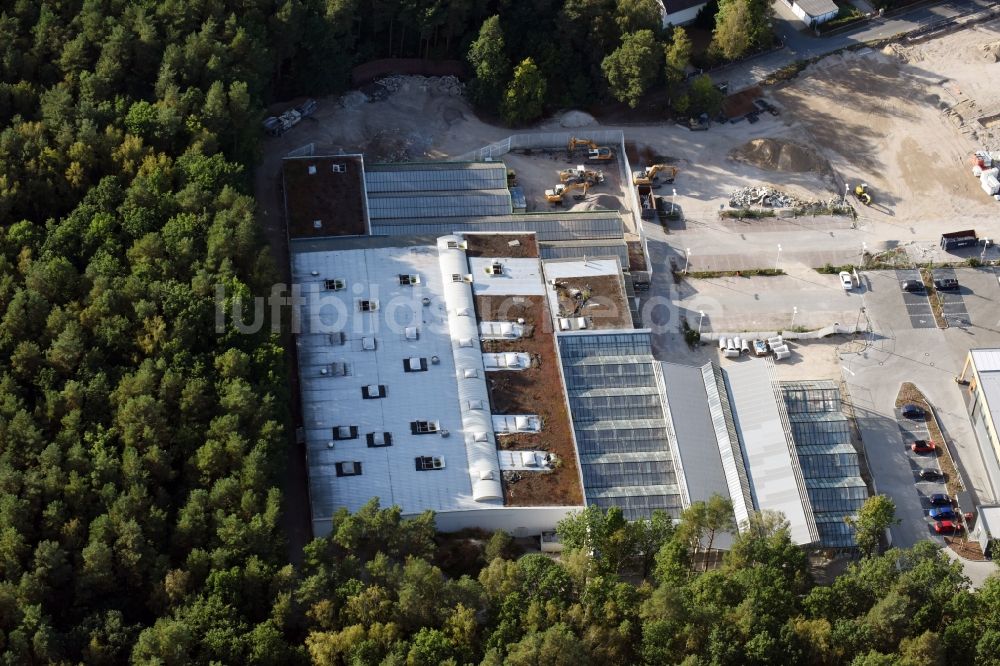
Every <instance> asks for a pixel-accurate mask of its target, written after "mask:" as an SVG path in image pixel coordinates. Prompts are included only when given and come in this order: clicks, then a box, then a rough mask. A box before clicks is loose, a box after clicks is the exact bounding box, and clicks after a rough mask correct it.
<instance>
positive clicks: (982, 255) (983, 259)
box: [979, 238, 990, 263]
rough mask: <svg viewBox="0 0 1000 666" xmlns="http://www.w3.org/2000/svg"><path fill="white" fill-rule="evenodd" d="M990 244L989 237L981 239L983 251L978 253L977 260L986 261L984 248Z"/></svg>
mask: <svg viewBox="0 0 1000 666" xmlns="http://www.w3.org/2000/svg"><path fill="white" fill-rule="evenodd" d="M989 246H990V239H989V238H987V239H986V240H984V241H983V253H982V254H981V255H979V261H981V262H983V263H986V249H987V248H988V247H989Z"/></svg>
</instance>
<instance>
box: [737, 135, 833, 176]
mask: <svg viewBox="0 0 1000 666" xmlns="http://www.w3.org/2000/svg"><path fill="white" fill-rule="evenodd" d="M729 157H731V158H732V159H734V160H736V161H737V162H744V163H746V164H750V165H752V166H755V167H757V168H758V169H764V170H766V171H788V172H793V173H794V172H801V171H825V170H826V168H827V164H826V160H824V159H823V158H822V157H820V156H819V155H817V154H816V153H815V152H814V151H813V150H812V149H810V148H806V147H805V146H800V145H799V144H797V143H792V142H791V141H785V140H784V139H754V140H752V141H748V142H746V143H744V144H743V145H742V146H740V147H738V148H735V149H733V151H732V152H731V153H729Z"/></svg>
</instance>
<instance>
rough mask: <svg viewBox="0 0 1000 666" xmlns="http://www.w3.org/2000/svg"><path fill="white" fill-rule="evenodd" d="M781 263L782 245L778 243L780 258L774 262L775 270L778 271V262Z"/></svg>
mask: <svg viewBox="0 0 1000 666" xmlns="http://www.w3.org/2000/svg"><path fill="white" fill-rule="evenodd" d="M779 261H781V243H778V258H777V259H775V260H774V270H775V271H777V270H778V262H779Z"/></svg>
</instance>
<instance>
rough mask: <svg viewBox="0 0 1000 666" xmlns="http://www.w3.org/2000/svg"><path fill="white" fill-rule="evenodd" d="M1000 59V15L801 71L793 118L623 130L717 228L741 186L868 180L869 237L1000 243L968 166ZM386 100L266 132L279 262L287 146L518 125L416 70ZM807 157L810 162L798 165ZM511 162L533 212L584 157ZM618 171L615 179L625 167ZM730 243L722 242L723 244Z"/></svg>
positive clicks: (787, 94)
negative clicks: (964, 231) (947, 233)
mask: <svg viewBox="0 0 1000 666" xmlns="http://www.w3.org/2000/svg"><path fill="white" fill-rule="evenodd" d="M998 57H1000V22H992V23H987V24H982V25H980V26H977V27H975V28H971V29H966V30H962V31H960V32H956V33H953V34H951V35H946V36H944V37H941V38H937V39H934V40H932V41H928V42H926V43H923V44H918V45H911V46H900V45H891V46H889V47H887V48H886V49H884V50H883V51H880V52H875V51H871V50H862V51H858V52H846V53H843V54H839V55H833V56H829V57H827V58H824V59H823V60H821V61H819V62H817V63H815V64H814V65H812V66H810V67H809V68H807V69H806V70H805V71H804V72H803V73H802V74H800V75H799V76H798V77H796V78H795V79H794V80H792V81H790V82H788V83H786V84H783V85H782V86H780V87H777V88H772V89H767V90H766V91H765V95H766V96H767V97H768V98H769V99H770V100H771V101H772V102H774V103H775V104H776V106H778V108H779V109H780V110H781V115H780V116H778V117H773V116H771V115H768V114H764V115H762V116H760V122H758V123H756V124H752V125H751V124H749V123H748V122H747V121H742V122H739V123H736V124H725V125H716V126H713V127H712V129H711V130H710V131H708V132H690V131H688V130H686V129H684V128H681V127H677V126H674V125H667V124H658V125H638V126H628V127H623V128H621V129H623V130H624V131H625V132H626V138H627V140H628V141H630V142H632V143H634V144H635V146H636V149H637V151H638V153H639V154H640V155H658V156H665V157H669V158H671V161H672V162H673V163H674V164H676V165H677V166H678V167H679V168H680V170H681V173H680V175H679V176H678V177H677V180H676V183H675V184H674V185H673V186H672V187H671V186H667V187H666V188H661V190H660V191H659V194H661V195H666V196H670V195H671V194H672V189H673V188H676V190H677V195H676V203H677V205H678V206H680V207H681V208H682V210H683V211H684V215H685V218H687V219H688V220H691V221H693V222H694V223H695V224H696V225H697V224H698V223H699V222H701V223H704V225H703V226H704V227H705V229H706V233H710V229H711V228H712V227H713V225H715V226H718V225H717V224H716V223H717V221H718V212H719V209H720V207H721V206H724V205H725V204H726V203H727V202H728V199H729V195H730V194H731V193H732V192H733V191H734V190H736V189H739V188H741V187H745V186H749V185H771V186H773V187H776V188H777V189H780V190H783V191H785V192H788V193H789V194H792V195H793V196H796V197H798V198H800V199H806V200H817V199H828V198H830V197H832V196H838V195H840V194H842V193H843V192H844V185H845V183H848V184H851V185H852V186H853V185H854V184H856V183H858V182H867V183H868V184H869V185H870V188H871V192H872V194H873V196H874V199H875V201H874V205H873V206H872V207H870V208H859V210H860V215H861V217H860V219H859V222H858V224H859V226H860V227H861V230H863V231H864V233H865V234H866V236H865V238H864V239H865V240H866V241H868V242H869V246H872V245H873V243H876V242H896V241H900V242H903V243H913V242H914V241H915V240H917V239H920V240H921V242H924V244H925V245H928V247H929V248H930V247H933V245H934V239H935V238H936V234H938V233H940V231H941V230H943V229H953V228H967V227H975V228H976V229H977V230H982V231H983V232H984V233H982V234H981V235H993V236H1000V216H998V215H997V213H1000V202H996V201H994V200H992V199H991V198H990V197H988V196H987V195H986V194H985V193H984V192H983V191H982V190H981V189H980V188H979V184H978V181H977V180H976V179H975V178H973V176H972V175H971V165H970V163H969V159H970V157H971V154H972V152H973V151H974V150H976V149H977V148H983V147H986V148H989V149H994V150H997V149H1000V142H998V141H997V138H996V137H994V135H993V131H995V132H997V133H998V134H1000V122H998V123H997V124H996V127H995V128H994V129H993V131H991V129H990V128H989V127H982V126H981V125H980V123H979V122H978V118H980V117H984V116H990V115H993V114H1000V64H997V62H996V60H997V58H998ZM369 92H370V91H369ZM383 97H384V99H379V100H377V101H367V102H365V101H364V98H363V97H360V93H350V94H349V96H347V97H344V98H339V97H332V98H327V99H323V100H320V107H319V110H318V112H317V113H316V115H315V116H313V117H311V118H308V119H306V120H305V121H303V123H301V124H300V125H299V126H298V127H296V128H294V129H293V130H292V131H290V132H288V133H287V134H286V135H284V136H282V137H278V138H269V139H267V140H266V141H265V144H264V152H265V155H264V159H263V162H262V163H261V164H260V166H259V167H258V170H257V175H256V177H257V183H256V185H257V194H258V201H259V202H260V218H261V220H262V226H263V227H264V229H265V231H266V232H267V235H268V237H269V239H271V240H272V246H273V247H275V256H276V259H278V261H279V262H280V263H282V264H284V262H285V256H284V255H285V254H286V250H285V248H284V240H283V236H284V231H283V228H282V227H281V220H280V216H281V198H280V192H279V189H278V183H279V173H280V161H281V158H282V157H283V156H284V155H286V154H287V153H288V151H290V150H293V149H295V148H297V147H299V146H302V145H304V144H308V143H310V142H311V143H314V144H315V146H316V150H317V152H320V153H324V152H332V153H337V152H341V151H343V152H348V153H351V152H364V153H365V158H366V160H368V161H381V160H404V161H405V160H423V159H446V158H449V157H454V156H457V155H461V154H463V153H465V152H468V151H470V150H473V149H476V148H478V147H481V146H483V145H486V144H488V143H491V142H493V141H496V140H499V139H502V138H503V137H505V136H508V135H509V134H510V133H511V130H509V129H506V128H502V127H498V126H494V125H490V124H488V123H485V122H483V121H482V120H480V119H479V118H477V117H476V115H475V114H474V113H473V111H472V109H471V107H470V105H469V104H468V103H467V102H466V101H465V100H464V99H463V98H462V97H461V96H459V95H455V94H449V93H442V92H441V90H440V89H438V88H436V87H435V86H434V85H432V84H429V83H428V81H427V80H426V79H422V78H421V77H410V78H408V79H406V80H405V81H403V83H402V85H401V87H399V89H397V90H395V91H394V92H393V93H391V94H389V95H387V96H383ZM342 99H343V100H345V101H346V102H347V103H346V104H342V103H341V102H342ZM591 126H595V121H593V119H592V118H591V117H590V116H588V115H587V114H585V113H582V112H579V111H571V112H568V113H563V114H558V115H557V116H555V117H553V118H551V119H549V120H546V121H544V122H543V123H541V124H540V125H539V129H541V130H549V131H551V130H557V129H558V130H565V129H568V128H576V129H574V131H575V132H576V133H577V134H578V135H580V136H586V131H587V128H588V127H591ZM762 139H763V140H766V141H764V142H761V141H759V140H762ZM755 140H757V144H758V146H760V145H763V146H764V147H765V148H769V147H773V146H778V147H779V148H780V146H781V145H793V146H795V147H796V150H798V149H801V150H802V151H805V152H804V153H802V154H799V153H795V154H794V155H786V156H782V155H780V154H779V155H777V156H776V157H775V159H774V160H770V161H769V160H768V159H757V160H756V161H755V160H754V159H749V160H748V159H747V150H746V148H747V145H748V143H749V142H753V141H755ZM750 152H753V151H750ZM758 152H759V151H758ZM803 154H804V155H805V156H806V157H807V158H808V159H800V158H802V155H803ZM757 157H760V155H757ZM764 157H767V156H766V155H765V156H764ZM734 158H735V159H734ZM505 159H507V160H508V161H509V163H510V166H512V167H513V168H515V169H516V170H517V171H518V176H519V180H520V184H521V185H522V186H523V187H525V190H526V193H527V194H528V199H529V210H544V209H545V206H546V204H545V202H544V200H543V199H541V192H542V191H543V190H544V189H545V188H547V187H552V186H553V185H554V184H555V183H556V182H558V176H557V173H558V170H559V169H562V168H565V167H567V166H571V165H572V162H573V160H572V159H570V158H568V157H567V156H566V155H565V153H561V152H560V151H555V152H553V153H551V154H541V155H534V156H531V157H530V158H526V157H525V156H520V155H511V156H509V157H508V158H505ZM633 166H634V167H638V166H642V164H633ZM604 168H605V171H606V172H607V174H608V175H609V176H610V172H612V171H616V167H614V166H612V165H607V166H606V167H604ZM626 186H627V184H624V183H621V182H620V179H618V178H617V177H615V178H610V177H609V182H608V183H607V184H606V185H605V186H604V187H598V188H595V189H594V190H592V191H591V193H590V194H589V195H588V197H587V201H586V202H583V203H578V202H574V204H573V205H575V206H580V207H597V206H600V207H606V208H618V209H619V210H624V209H625V208H626V206H625V202H624V199H623V194H624V187H626ZM956 225H957V227H956ZM730 235H731V234H730ZM751 240H752V239H751ZM789 241H790V242H791V239H790V238H789ZM726 242H727V240H726V239H725V238H722V237H721V236H720V243H721V244H725V243H726ZM768 242H770V241H768ZM831 242H839V240H837V241H833V240H831ZM850 242H852V243H853V242H854V241H850ZM925 250H926V248H925Z"/></svg>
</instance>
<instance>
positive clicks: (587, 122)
mask: <svg viewBox="0 0 1000 666" xmlns="http://www.w3.org/2000/svg"><path fill="white" fill-rule="evenodd" d="M596 124H597V121H596V120H594V116H592V115H590V114H589V113H587V112H586V111H567V112H566V113H564V114H562V117H561V118H559V125H560V127H570V128H572V127H590V126H592V125H596Z"/></svg>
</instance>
